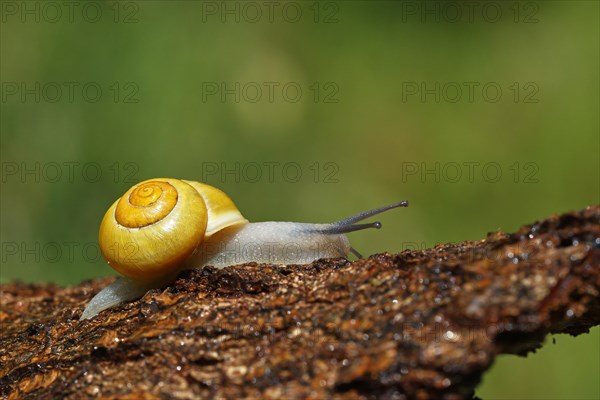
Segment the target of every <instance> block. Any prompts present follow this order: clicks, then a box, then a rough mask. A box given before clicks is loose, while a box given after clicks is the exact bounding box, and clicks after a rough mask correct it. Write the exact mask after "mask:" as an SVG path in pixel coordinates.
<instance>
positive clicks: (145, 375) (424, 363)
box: [0, 206, 600, 399]
mask: <svg viewBox="0 0 600 400" xmlns="http://www.w3.org/2000/svg"><path fill="white" fill-rule="evenodd" d="M599 266H600V207H598V206H594V207H588V208H586V209H584V210H581V211H579V212H573V213H567V214H563V215H555V216H552V217H550V218H548V219H546V220H543V221H538V222H536V223H534V224H532V225H527V226H524V227H522V228H521V229H519V231H517V232H515V233H513V234H505V233H502V232H496V233H493V234H489V235H488V237H487V238H486V239H484V240H481V241H476V242H471V241H468V242H463V243H459V244H448V245H439V246H436V247H435V248H432V249H427V250H422V251H404V252H402V253H399V254H377V255H373V256H371V257H370V258H368V259H363V260H358V261H355V262H349V261H347V260H345V259H332V260H320V261H317V262H314V263H313V264H310V265H291V266H286V267H283V266H273V265H265V264H259V265H257V264H247V265H239V266H233V267H228V268H225V269H223V270H216V269H214V268H211V267H205V268H203V269H201V270H193V271H186V272H184V273H182V274H181V275H180V276H179V278H178V279H177V281H175V282H174V283H173V284H171V285H169V286H168V287H167V288H165V289H164V290H151V291H149V292H148V293H147V294H146V295H145V296H144V297H143V298H141V299H139V300H136V301H132V302H128V303H124V304H121V305H119V306H116V307H113V308H111V309H108V310H105V311H103V312H102V313H100V314H99V315H98V316H96V317H95V318H93V319H91V320H87V321H79V317H80V315H81V313H82V311H83V309H84V307H85V305H86V303H87V302H88V301H89V299H90V298H91V297H93V295H94V294H95V293H97V292H98V291H99V290H100V289H101V288H103V287H104V286H106V285H107V284H108V283H110V282H111V281H112V279H98V280H92V281H86V282H83V283H82V284H80V285H79V286H73V287H67V288H63V287H58V286H55V285H51V284H34V285H25V284H19V283H14V284H8V285H2V286H1V293H0V300H1V310H0V324H1V332H0V397H2V398H9V399H16V398H35V399H38V398H42V399H43V398H52V399H54V398H66V399H70V398H85V397H102V398H115V399H117V398H119V399H138V398H140V399H142V398H148V399H151V398H176V399H179V398H181V399H188V398H201V397H205V398H209V397H210V398H212V397H224V398H278V399H281V398H315V399H321V398H334V399H352V398H400V399H401V398H405V397H406V398H423V399H425V398H440V397H442V398H470V397H471V396H472V395H473V391H474V388H475V387H476V385H477V384H478V382H479V381H480V378H481V375H482V374H483V373H484V372H485V371H486V369H488V368H489V367H490V365H491V364H492V362H493V361H494V357H496V356H497V355H498V354H501V353H514V354H526V353H527V352H528V351H530V350H532V349H535V348H537V347H539V346H541V343H542V342H543V340H544V336H545V335H547V334H548V333H558V332H562V333H570V334H574V335H576V334H580V333H584V332H587V331H588V329H589V328H590V327H592V326H594V325H596V324H598V323H599V322H600V295H599V293H600V268H599Z"/></svg>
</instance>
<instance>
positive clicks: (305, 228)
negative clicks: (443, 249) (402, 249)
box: [81, 178, 408, 319]
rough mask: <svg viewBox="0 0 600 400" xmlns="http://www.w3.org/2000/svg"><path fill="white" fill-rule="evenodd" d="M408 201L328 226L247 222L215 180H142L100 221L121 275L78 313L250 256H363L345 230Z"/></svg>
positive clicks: (285, 260)
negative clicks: (191, 271)
mask: <svg viewBox="0 0 600 400" xmlns="http://www.w3.org/2000/svg"><path fill="white" fill-rule="evenodd" d="M407 205H408V203H407V202H406V201H403V202H399V203H395V204H391V205H389V206H386V207H382V208H377V209H373V210H369V211H365V212H363V213H360V214H357V215H355V216H352V217H349V218H346V219H344V220H341V221H338V222H334V223H331V224H308V223H297V222H255V223H250V222H249V221H248V220H247V219H245V218H244V217H243V216H242V214H241V213H240V212H239V210H238V209H237V207H236V206H235V204H234V203H233V201H232V200H231V199H230V198H229V197H228V196H227V195H226V194H225V193H223V192H222V191H221V190H219V189H217V188H214V187H212V186H209V185H206V184H203V183H200V182H195V181H186V180H179V179H171V178H157V179H151V180H147V181H144V182H140V183H138V184H137V185H134V186H133V187H132V188H131V189H129V190H128V191H127V192H126V193H125V194H124V195H123V196H122V197H121V198H119V199H118V200H117V201H115V202H114V203H113V205H112V206H111V207H110V208H109V209H108V211H107V212H106V214H105V215H104V218H103V220H102V223H101V225H100V232H99V243H100V249H101V252H102V255H103V257H104V258H105V259H106V261H107V262H108V264H109V265H110V266H111V267H112V268H114V269H115V270H116V271H118V272H119V273H120V274H121V275H123V277H120V278H118V279H117V280H116V281H115V282H113V283H112V284H111V285H109V286H107V287H106V288H104V289H102V290H101V291H100V292H99V293H98V294H97V295H96V296H94V298H92V300H91V301H90V302H89V303H88V305H87V307H86V308H85V310H84V312H83V314H82V316H81V319H88V318H92V317H94V316H95V315H97V314H98V313H99V312H100V311H102V310H104V309H107V308H109V307H112V306H114V305H117V304H119V303H121V302H123V301H128V300H133V299H136V298H139V297H141V296H143V295H144V293H146V292H147V291H148V290H149V289H152V288H160V287H164V286H166V285H167V284H169V283H170V282H172V281H173V280H174V279H175V278H176V276H177V274H178V273H179V272H181V271H182V270H184V269H191V268H199V267H202V266H205V265H212V266H214V267H216V268H224V267H226V266H229V265H235V264H243V263H248V262H257V263H269V264H308V263H311V262H313V261H315V260H318V259H320V258H333V257H346V256H347V255H348V253H349V252H352V253H354V254H356V255H357V256H359V257H360V255H359V254H358V253H357V252H356V251H355V250H354V249H352V247H351V246H350V242H349V240H348V238H347V236H346V233H348V232H352V231H356V230H361V229H366V228H380V227H381V224H380V223H379V222H374V223H369V224H357V222H358V221H361V220H363V219H366V218H368V217H371V216H373V215H376V214H379V213H381V212H384V211H387V210H389V209H392V208H396V207H406V206H407Z"/></svg>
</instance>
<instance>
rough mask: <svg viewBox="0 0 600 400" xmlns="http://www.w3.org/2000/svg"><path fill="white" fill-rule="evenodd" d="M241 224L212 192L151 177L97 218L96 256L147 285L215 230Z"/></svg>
mask: <svg viewBox="0 0 600 400" xmlns="http://www.w3.org/2000/svg"><path fill="white" fill-rule="evenodd" d="M247 222H248V220H246V219H245V218H244V217H243V216H242V214H241V213H240V212H239V211H238V209H237V207H236V206H235V204H234V203H233V201H231V199H230V198H229V197H228V196H227V195H226V194H225V193H223V192H222V191H220V190H219V189H217V188H214V187H212V186H209V185H205V184H202V183H200V182H193V181H183V180H179V179H169V178H160V179H151V180H147V181H144V182H140V183H138V184H137V185H135V186H133V187H132V188H131V189H129V190H128V191H127V192H126V193H125V194H124V195H123V196H122V197H121V198H119V199H118V200H117V201H115V202H114V203H113V205H112V206H111V207H110V208H109V209H108V211H107V212H106V214H105V215H104V218H103V219H102V223H101V224H100V232H99V235H98V240H99V243H100V250H101V252H102V256H103V257H104V258H105V259H106V261H107V262H108V264H109V265H110V266H111V267H112V268H114V269H115V270H117V271H118V272H119V273H120V274H122V275H124V276H127V277H130V278H133V279H137V280H143V281H153V280H156V279H161V278H163V277H165V276H169V275H171V274H172V273H173V272H174V271H176V270H177V267H179V266H180V265H181V264H182V263H183V262H184V261H185V260H186V259H187V258H188V257H189V256H190V255H191V254H192V253H193V252H194V251H195V250H196V249H197V248H198V246H199V245H200V243H201V242H202V241H203V240H205V239H207V238H208V237H210V236H212V235H213V234H214V233H215V232H218V231H220V230H221V229H224V228H226V227H228V226H232V225H236V224H242V223H247Z"/></svg>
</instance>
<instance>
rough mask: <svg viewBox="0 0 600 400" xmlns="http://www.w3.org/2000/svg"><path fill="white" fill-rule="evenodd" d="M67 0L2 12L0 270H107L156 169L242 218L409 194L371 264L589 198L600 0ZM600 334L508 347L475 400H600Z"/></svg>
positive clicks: (509, 227)
mask: <svg viewBox="0 0 600 400" xmlns="http://www.w3.org/2000/svg"><path fill="white" fill-rule="evenodd" d="M48 4H50V6H49V5H48ZM52 4H54V5H52ZM77 4H78V5H74V6H71V7H67V6H66V5H65V3H60V2H58V3H57V2H49V3H44V2H3V3H2V26H1V57H2V58H1V75H2V76H1V80H2V103H1V107H2V109H1V118H0V127H1V157H2V193H1V234H2V265H1V274H0V279H1V280H0V282H3V283H6V282H10V281H13V280H16V279H19V280H22V281H26V282H48V281H50V282H56V283H59V284H63V285H67V284H75V283H77V282H79V281H81V280H82V279H87V278H92V277H98V276H107V275H110V274H112V273H113V272H112V271H111V270H110V268H108V267H107V266H106V265H105V263H104V262H103V261H102V260H101V259H100V257H99V256H98V253H97V247H96V235H97V229H98V225H99V221H100V219H101V217H102V215H103V213H104V212H105V210H106V209H107V208H108V206H109V205H110V204H111V203H112V201H114V200H115V199H116V198H117V197H118V196H120V195H121V194H122V193H123V192H124V191H125V190H126V189H127V188H129V187H130V186H131V185H132V184H133V183H135V182H137V181H140V180H144V179H147V178H153V177H164V176H167V177H180V178H186V179H195V180H204V181H205V182H207V183H209V184H213V185H215V186H217V187H219V188H221V189H223V190H224V191H225V192H227V193H228V194H229V195H230V196H231V197H232V198H233V199H234V200H235V201H236V203H237V205H238V207H239V208H240V210H241V211H242V212H243V214H244V215H245V216H246V217H247V218H248V219H250V220H251V221H263V220H291V221H305V222H328V221H333V220H338V219H341V218H343V217H346V216H348V215H350V214H353V213H356V212H358V211H362V210H364V209H368V208H372V207H376V206H380V205H384V204H387V203H391V202H394V201H397V200H400V199H408V200H410V202H411V205H410V207H409V208H408V209H401V210H396V211H393V212H390V213H388V214H386V215H383V216H381V221H382V222H383V224H384V229H383V230H381V231H366V232H357V233H354V234H352V236H351V239H352V241H353V244H354V246H355V247H356V248H357V249H359V250H360V251H362V252H363V253H365V254H372V253H377V252H384V251H389V252H398V251H401V250H404V249H406V248H424V247H430V246H433V245H435V244H436V243H446V242H457V241H462V240H465V239H473V240H476V239H480V238H483V237H484V236H485V234H486V233H487V232H490V231H495V230H497V229H501V230H504V231H513V230H515V229H516V228H518V227H519V226H520V225H521V224H523V223H529V222H533V221H535V220H536V219H539V218H544V217H547V216H548V215H550V214H552V213H562V212H566V211H569V210H577V209H581V208H583V207H585V206H586V205H589V204H597V203H599V197H600V193H599V191H600V187H599V152H598V150H599V135H598V132H599V121H598V112H599V94H598V93H599V91H598V89H599V80H598V70H599V50H598V49H599V43H598V42H599V39H598V38H599V36H600V35H599V29H598V14H599V8H598V2H589V1H581V2H577V1H552V2H492V3H490V2H477V1H475V2H452V3H442V2H426V3H422V2H414V1H406V2H396V3H395V2H368V1H352V2H350V1H349V2H320V3H315V2H304V1H301V2H283V1H282V2H275V3H269V2H245V3H242V2H227V3H221V2H194V1H183V2H167V1H147V2H119V3H116V2H102V3H100V2H91V3H85V2H82V3H77ZM470 88H471V89H472V90H470ZM259 94H261V96H260V98H259V96H258V95H259ZM599 341H600V335H599V330H598V329H594V330H593V331H592V334H590V335H584V336H580V337H578V338H576V339H572V338H569V337H565V336H558V337H557V344H556V345H548V346H547V347H546V348H544V349H542V350H541V351H539V352H538V353H536V354H535V355H530V356H529V357H528V358H527V359H523V358H517V357H514V356H503V357H500V358H499V360H498V362H497V363H496V365H495V366H494V367H493V369H492V370H491V372H490V373H488V374H487V375H486V376H485V377H484V382H483V384H482V385H481V386H480V389H479V390H478V392H477V393H478V395H480V396H482V397H484V398H493V399H500V398H502V399H517V398H520V399H533V398H536V399H542V398H543V399H550V398H552V399H567V398H569V399H574V398H577V399H584V398H585V399H597V398H599V397H600V388H599V387H598V386H599V383H598V376H600V366H599V363H600V349H599Z"/></svg>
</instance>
